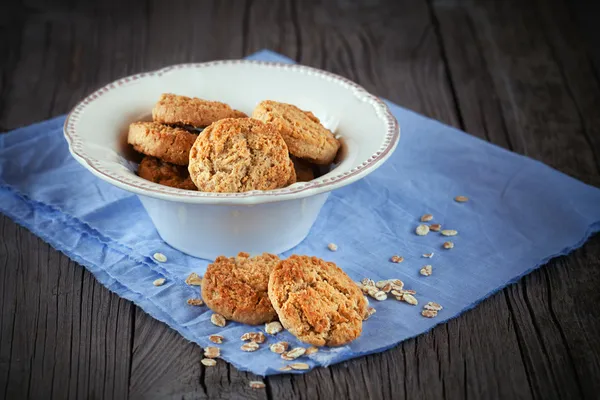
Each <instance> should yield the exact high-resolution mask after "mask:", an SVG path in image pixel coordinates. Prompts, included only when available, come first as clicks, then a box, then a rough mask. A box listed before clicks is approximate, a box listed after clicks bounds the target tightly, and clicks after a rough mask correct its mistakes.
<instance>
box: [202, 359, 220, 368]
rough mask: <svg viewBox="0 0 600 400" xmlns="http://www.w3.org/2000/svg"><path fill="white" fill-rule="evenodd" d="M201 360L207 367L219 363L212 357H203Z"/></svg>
mask: <svg viewBox="0 0 600 400" xmlns="http://www.w3.org/2000/svg"><path fill="white" fill-rule="evenodd" d="M200 362H201V363H202V365H204V366H206V367H214V366H215V365H217V362H216V361H215V360H213V359H212V358H203V359H202V360H200Z"/></svg>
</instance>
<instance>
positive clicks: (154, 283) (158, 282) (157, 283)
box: [152, 278, 166, 286]
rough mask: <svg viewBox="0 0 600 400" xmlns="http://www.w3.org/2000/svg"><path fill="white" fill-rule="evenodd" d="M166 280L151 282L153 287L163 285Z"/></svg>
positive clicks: (159, 279) (160, 279)
mask: <svg viewBox="0 0 600 400" xmlns="http://www.w3.org/2000/svg"><path fill="white" fill-rule="evenodd" d="M165 281H166V279H165V278H158V279H157V280H155V281H154V282H152V284H153V285H154V286H162V285H164V284H165Z"/></svg>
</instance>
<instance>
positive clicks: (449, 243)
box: [442, 242, 454, 250]
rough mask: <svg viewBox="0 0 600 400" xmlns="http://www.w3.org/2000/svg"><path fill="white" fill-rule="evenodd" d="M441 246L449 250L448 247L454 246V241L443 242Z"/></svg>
mask: <svg viewBox="0 0 600 400" xmlns="http://www.w3.org/2000/svg"><path fill="white" fill-rule="evenodd" d="M442 246H443V247H444V248H445V249H447V250H450V249H452V248H454V243H452V242H444V244H443V245H442Z"/></svg>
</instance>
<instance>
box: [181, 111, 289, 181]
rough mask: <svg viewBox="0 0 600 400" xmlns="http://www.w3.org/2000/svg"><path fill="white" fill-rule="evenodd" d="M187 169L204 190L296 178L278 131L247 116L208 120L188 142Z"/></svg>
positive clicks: (286, 149)
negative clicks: (189, 146) (205, 125)
mask: <svg viewBox="0 0 600 400" xmlns="http://www.w3.org/2000/svg"><path fill="white" fill-rule="evenodd" d="M188 170H189V171H190V176H191V178H192V180H193V181H194V183H195V184H196V186H197V187H198V190H201V191H204V192H221V193H237V192H247V191H249V190H271V189H277V188H281V187H284V186H286V185H288V184H291V183H294V182H295V181H296V172H295V171H294V164H293V163H292V160H290V157H289V153H288V148H287V146H286V144H285V142H284V141H283V139H282V138H281V135H280V134H279V132H277V130H276V129H275V128H274V127H273V126H270V125H267V124H264V123H262V122H260V121H257V120H255V119H251V118H238V119H233V118H228V119H222V120H220V121H217V122H214V123H212V124H211V125H210V126H209V127H208V128H206V129H205V130H204V132H202V133H201V134H200V135H199V136H198V139H197V140H196V142H195V143H194V145H193V146H192V149H191V151H190V161H189V167H188Z"/></svg>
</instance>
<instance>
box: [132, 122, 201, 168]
mask: <svg viewBox="0 0 600 400" xmlns="http://www.w3.org/2000/svg"><path fill="white" fill-rule="evenodd" d="M197 137H198V135H195V134H193V133H190V132H188V131H186V130H184V129H180V128H173V127H170V126H166V125H162V124H158V123H156V122H134V123H133V124H131V125H129V134H128V135H127V143H129V144H131V145H132V146H133V148H134V149H135V150H136V151H139V152H140V153H143V154H146V155H147V156H153V157H156V158H160V159H161V160H163V161H166V162H170V163H172V164H177V165H187V164H188V162H189V154H190V149H191V148H192V145H193V144H194V141H195V140H196V138H197Z"/></svg>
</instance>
